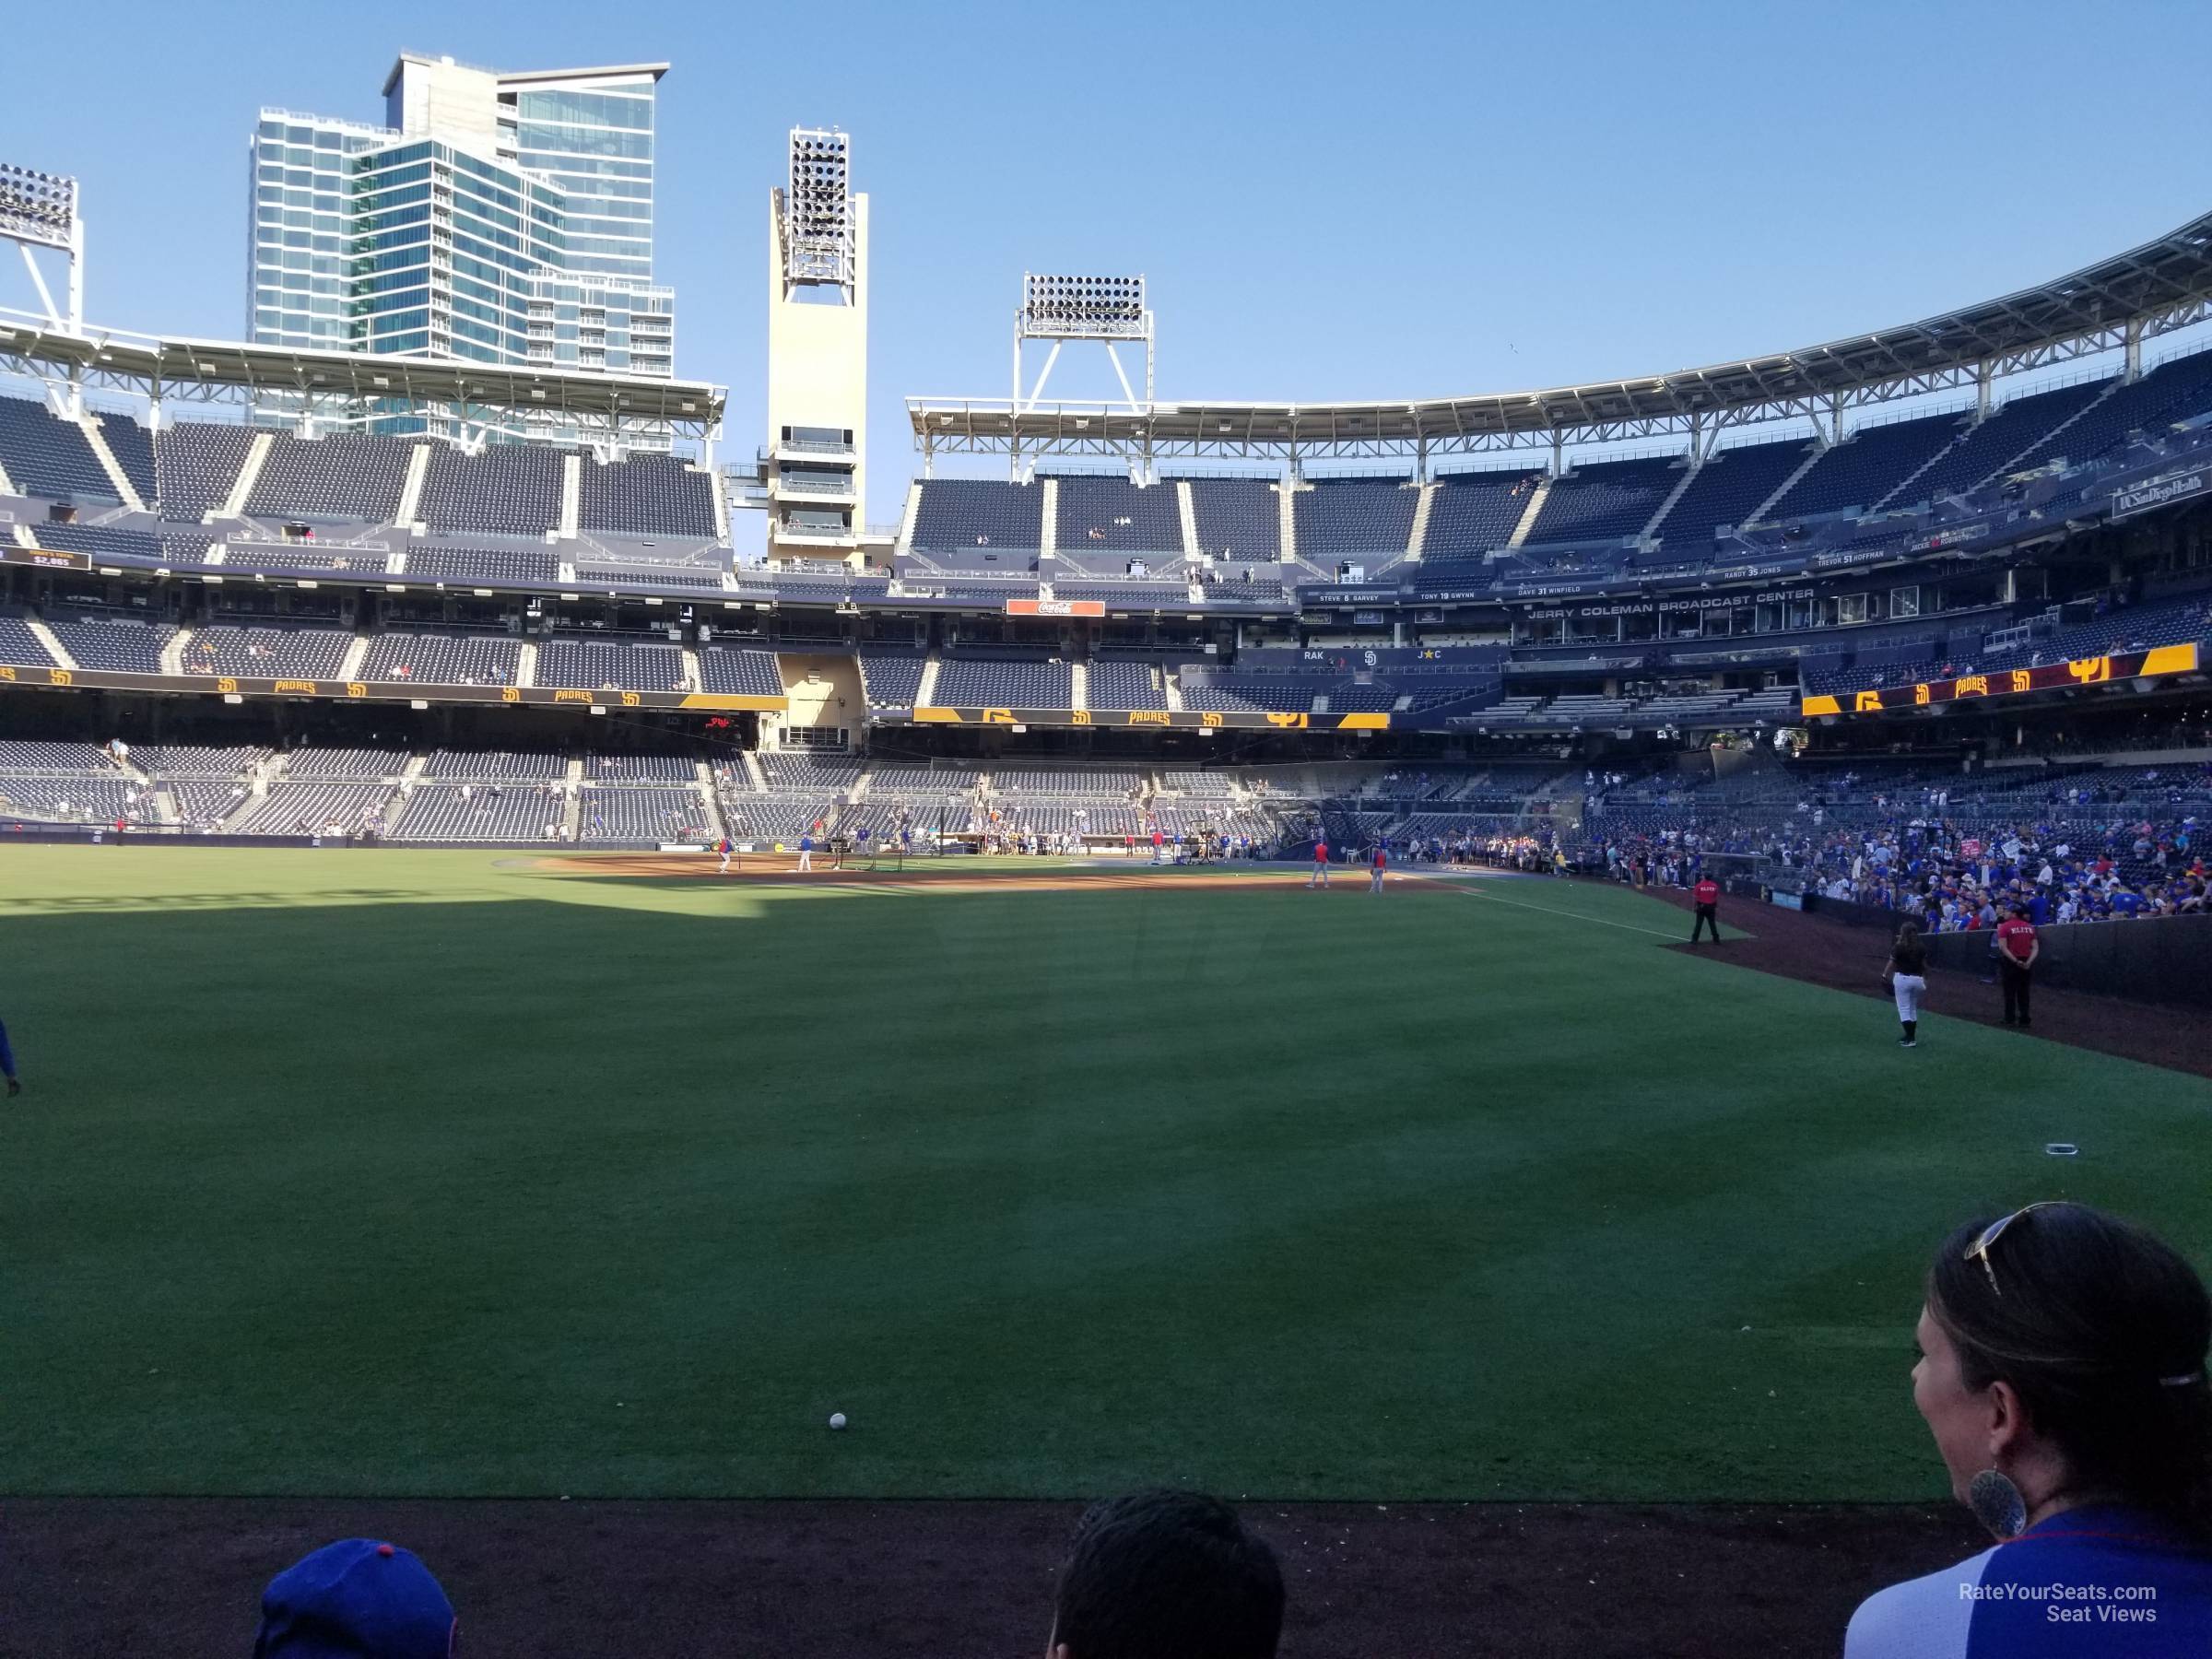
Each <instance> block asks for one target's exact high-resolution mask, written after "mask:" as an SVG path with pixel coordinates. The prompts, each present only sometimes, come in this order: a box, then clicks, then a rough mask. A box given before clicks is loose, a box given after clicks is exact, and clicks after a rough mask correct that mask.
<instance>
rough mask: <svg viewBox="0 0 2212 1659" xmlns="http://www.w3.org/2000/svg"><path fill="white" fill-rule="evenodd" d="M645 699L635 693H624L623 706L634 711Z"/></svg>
mask: <svg viewBox="0 0 2212 1659" xmlns="http://www.w3.org/2000/svg"><path fill="white" fill-rule="evenodd" d="M643 700H644V699H642V698H641V697H640V696H639V695H638V694H637V693H636V692H635V691H625V692H623V693H622V706H623V707H624V708H626V709H634V708H636V707H637V706H638V705H639V703H641V702H642V701H643Z"/></svg>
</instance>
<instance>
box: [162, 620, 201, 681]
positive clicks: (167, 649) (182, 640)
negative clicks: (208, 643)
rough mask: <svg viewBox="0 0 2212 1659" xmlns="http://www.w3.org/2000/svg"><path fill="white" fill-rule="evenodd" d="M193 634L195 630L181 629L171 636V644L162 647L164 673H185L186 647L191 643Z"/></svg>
mask: <svg viewBox="0 0 2212 1659" xmlns="http://www.w3.org/2000/svg"><path fill="white" fill-rule="evenodd" d="M193 632H194V630H193V629H189V628H180V629H177V631H176V632H175V633H173V634H171V635H170V636H169V643H168V644H166V645H164V646H162V647H161V672H162V673H164V674H182V673H183V672H184V647H185V646H186V645H187V644H189V643H190V642H191V640H192V636H193Z"/></svg>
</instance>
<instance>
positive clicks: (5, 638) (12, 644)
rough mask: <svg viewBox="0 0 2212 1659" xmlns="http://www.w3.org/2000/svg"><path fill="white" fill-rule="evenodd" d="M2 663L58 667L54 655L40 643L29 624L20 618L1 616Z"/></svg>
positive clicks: (35, 666)
mask: <svg viewBox="0 0 2212 1659" xmlns="http://www.w3.org/2000/svg"><path fill="white" fill-rule="evenodd" d="M0 663H13V664H15V665H18V666H21V667H33V668H52V667H55V666H57V665H56V664H55V662H54V660H53V653H52V652H51V651H48V650H47V649H46V647H45V646H44V645H42V644H41V643H40V642H39V636H38V635H37V634H34V633H32V632H31V631H30V626H29V623H27V622H25V621H24V620H23V618H20V617H7V616H0Z"/></svg>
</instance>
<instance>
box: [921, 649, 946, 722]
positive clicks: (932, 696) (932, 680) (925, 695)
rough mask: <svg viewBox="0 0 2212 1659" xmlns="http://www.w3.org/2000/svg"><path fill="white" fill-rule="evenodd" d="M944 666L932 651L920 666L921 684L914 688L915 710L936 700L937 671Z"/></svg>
mask: <svg viewBox="0 0 2212 1659" xmlns="http://www.w3.org/2000/svg"><path fill="white" fill-rule="evenodd" d="M942 667H944V662H943V660H942V659H940V658H939V657H938V655H937V653H935V652H934V651H933V652H931V653H929V658H928V660H927V661H926V662H924V664H923V665H922V679H921V683H920V684H919V685H917V686H916V687H915V688H914V706H915V707H916V708H920V707H921V706H923V705H924V704H925V703H934V702H935V701H936V700H937V671H938V670H939V669H940V668H942Z"/></svg>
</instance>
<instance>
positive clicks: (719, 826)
mask: <svg viewBox="0 0 2212 1659" xmlns="http://www.w3.org/2000/svg"><path fill="white" fill-rule="evenodd" d="M692 773H693V776H694V778H695V780H696V782H697V787H698V789H699V798H700V802H701V803H702V804H703V805H704V806H705V807H706V810H707V816H706V818H705V819H704V820H703V821H704V822H705V824H706V826H707V841H708V843H709V844H710V845H712V843H713V842H715V841H720V840H721V839H722V838H723V837H724V835H726V834H728V833H729V830H728V828H727V827H726V826H725V825H724V823H723V821H722V800H721V797H719V796H718V795H716V794H715V793H714V771H713V769H712V767H710V766H708V765H707V763H706V762H705V761H703V760H702V761H700V763H699V764H698V765H697V766H695V767H693V768H692Z"/></svg>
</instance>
